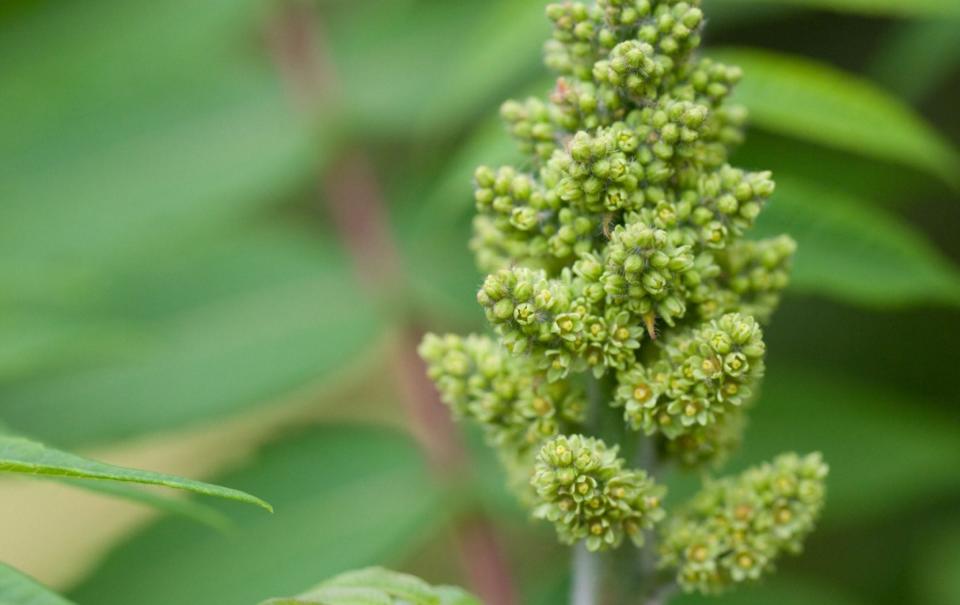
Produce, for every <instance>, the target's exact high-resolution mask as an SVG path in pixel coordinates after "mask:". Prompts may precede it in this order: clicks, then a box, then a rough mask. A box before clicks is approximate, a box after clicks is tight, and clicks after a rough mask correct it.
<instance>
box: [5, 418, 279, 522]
mask: <svg viewBox="0 0 960 605" xmlns="http://www.w3.org/2000/svg"><path fill="white" fill-rule="evenodd" d="M3 472H7V473H20V474H25V475H36V476H40V477H55V478H69V479H84V480H96V481H119V482H125V483H140V484H143V485H161V486H164V487H170V488H174V489H180V490H185V491H188V492H193V493H195V494H202V495H205V496H215V497H217V498H224V499H227V500H236V501H238V502H245V503H247V504H254V505H256V506H259V507H261V508H264V509H266V510H268V511H271V512H272V511H273V508H272V507H271V506H270V505H269V504H267V503H266V502H264V501H263V500H261V499H260V498H257V497H256V496H252V495H250V494H248V493H245V492H242V491H240V490H236V489H231V488H228V487H221V486H219V485H213V484H210V483H204V482H202V481H194V480H192V479H186V478H183V477H177V476H175V475H168V474H165V473H156V472H152V471H144V470H139V469H131V468H126V467H122V466H116V465H113V464H107V463H105V462H98V461H96V460H91V459H89V458H84V457H82V456H77V455H76V454H70V453H68V452H64V451H60V450H57V449H54V448H51V447H48V446H46V445H43V444H42V443H38V442H36V441H31V440H30V439H26V438H24V437H18V436H15V435H11V434H9V433H2V434H0V473H3Z"/></svg>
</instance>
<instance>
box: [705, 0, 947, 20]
mask: <svg viewBox="0 0 960 605" xmlns="http://www.w3.org/2000/svg"><path fill="white" fill-rule="evenodd" d="M713 1H715V2H717V4H723V5H727V4H729V5H731V6H741V5H752V4H761V5H765V4H773V5H790V6H798V7H805V8H812V9H824V10H832V11H836V12H844V13H847V12H849V13H859V14H864V15H877V16H898V17H915V16H924V15H960V5H958V4H957V2H956V1H955V0H907V1H904V0H713Z"/></svg>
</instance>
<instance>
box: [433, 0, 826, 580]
mask: <svg viewBox="0 0 960 605" xmlns="http://www.w3.org/2000/svg"><path fill="white" fill-rule="evenodd" d="M547 16H548V18H549V20H550V21H551V22H552V23H553V26H554V32H553V36H552V38H551V40H550V41H549V42H548V43H547V45H546V49H545V54H546V63H547V65H548V67H550V68H551V69H553V70H554V71H556V72H558V74H559V77H558V79H557V81H556V85H555V86H554V88H553V90H552V91H551V92H550V93H549V94H548V95H547V96H546V98H544V99H536V98H530V99H527V100H523V101H508V102H506V103H504V105H503V106H502V107H501V112H500V113H501V117H502V118H503V121H504V122H505V124H506V126H507V129H508V130H509V132H510V133H511V134H512V136H513V137H514V138H515V139H516V141H517V143H518V145H519V147H520V150H521V151H522V152H523V153H525V154H526V155H527V156H528V157H529V160H528V161H526V162H524V164H523V165H522V167H513V166H504V167H488V166H481V167H480V168H478V169H477V170H476V172H475V174H474V185H475V190H474V201H475V204H476V209H477V216H476V218H475V220H474V225H473V226H474V235H473V239H472V240H471V243H470V246H471V248H472V250H473V251H474V253H475V255H476V258H477V263H478V265H479V266H480V268H481V270H483V271H485V272H486V273H487V274H488V275H487V277H486V279H485V280H484V282H483V285H482V287H481V288H480V290H479V292H478V293H477V301H478V303H479V304H480V306H481V307H482V308H483V309H484V312H485V314H486V318H487V320H488V322H489V323H490V325H491V327H492V328H493V330H494V332H495V334H496V339H495V340H494V339H491V338H483V337H477V336H471V337H467V338H458V337H454V336H446V337H442V338H441V337H436V336H428V337H427V339H426V340H425V341H424V344H423V346H422V347H421V355H422V356H423V357H424V358H425V359H426V361H427V362H428V365H429V373H430V376H431V378H433V379H434V381H435V382H436V383H437V386H438V388H439V390H440V392H441V394H442V396H443V399H444V401H446V403H447V404H448V405H450V406H451V408H452V409H453V411H454V412H455V414H456V415H458V416H460V417H466V418H470V419H472V420H474V421H476V422H478V423H480V424H481V425H482V426H483V427H484V428H485V430H486V433H487V436H488V438H489V441H490V442H491V443H492V444H493V445H495V446H496V447H497V448H498V450H499V453H500V457H501V460H503V461H504V463H505V465H506V466H507V470H508V473H510V474H511V476H512V477H514V478H515V479H517V481H518V482H519V483H525V484H526V485H527V495H528V496H530V495H532V496H533V502H532V504H533V505H534V510H535V512H536V515H537V516H539V517H542V518H546V519H548V520H550V521H552V522H553V523H554V524H555V526H556V528H557V531H558V534H559V536H560V538H561V539H562V540H563V541H564V542H575V541H579V540H583V541H585V542H586V544H587V546H588V547H589V548H591V549H594V550H597V549H605V548H612V547H615V546H618V545H619V544H621V542H623V541H624V540H623V538H624V537H625V536H626V537H629V538H631V540H632V541H633V542H634V543H638V544H639V542H640V540H641V539H642V537H643V532H644V531H645V530H646V529H647V528H649V527H650V526H651V525H652V524H653V523H655V522H656V521H657V520H658V519H659V518H660V517H662V516H663V512H662V511H661V509H660V500H661V498H662V496H663V490H662V488H660V487H657V486H656V485H655V484H654V483H653V481H652V479H650V478H648V477H647V475H646V473H645V472H644V471H643V470H640V469H631V468H628V467H627V466H626V464H627V463H626V462H625V461H624V460H623V459H621V458H619V457H618V455H617V453H618V452H619V451H624V452H627V453H628V454H629V456H628V459H630V460H633V459H634V458H635V456H634V452H635V451H642V452H647V453H651V455H653V456H655V457H657V458H659V459H660V460H661V462H664V463H666V464H667V465H670V464H671V463H674V464H676V465H677V466H679V467H682V468H701V469H702V468H703V467H705V466H707V465H711V464H712V465H717V464H719V463H720V462H722V461H723V460H724V458H725V457H726V455H727V454H729V453H730V452H731V451H733V450H734V449H736V447H737V446H738V445H739V443H740V441H741V434H742V431H743V428H744V426H745V424H746V420H747V419H746V411H745V410H746V409H747V408H748V406H749V404H750V402H751V400H752V398H753V397H754V395H755V394H756V392H757V391H758V386H759V383H760V380H761V378H762V376H763V373H764V353H765V345H764V341H763V333H762V330H761V324H765V323H766V322H768V321H769V320H770V318H771V316H772V314H773V312H774V310H775V308H776V307H777V305H778V303H779V299H780V293H781V292H782V291H783V289H784V288H785V287H786V286H787V282H788V281H789V274H790V265H791V261H792V257H793V254H794V251H795V248H796V245H795V244H794V242H793V240H791V239H790V238H789V237H787V236H780V237H776V238H772V239H767V240H761V241H750V240H747V239H745V238H746V237H747V235H748V231H749V230H750V228H751V227H752V226H753V224H754V223H755V221H756V220H757V217H758V216H759V214H760V213H761V212H762V211H763V208H764V206H765V205H766V203H767V201H768V199H769V198H770V196H771V195H772V194H773V192H774V189H775V186H774V182H773V180H772V179H771V175H770V173H769V172H762V171H761V172H749V171H745V170H741V169H739V168H736V167H734V166H731V165H730V164H729V158H730V152H731V150H732V148H733V147H734V146H736V145H737V144H739V143H740V142H741V141H742V140H743V126H744V123H745V119H746V112H745V110H744V109H743V108H741V107H738V106H735V105H731V104H729V103H728V100H729V97H730V94H731V92H732V91H733V89H734V87H735V86H736V84H737V82H739V80H740V79H741V77H742V73H741V71H740V69H739V68H737V67H734V66H729V65H724V64H722V63H719V62H716V61H713V60H710V59H706V58H700V57H698V56H697V55H696V52H695V51H696V49H697V47H698V45H699V43H700V32H701V29H702V27H703V23H704V15H703V13H702V11H701V9H700V1H699V0H595V1H594V2H589V3H587V2H576V1H564V2H560V3H556V4H551V5H549V6H548V8H547ZM638 448H640V449H639V450H638ZM648 457H649V456H648ZM640 459H643V456H641V457H640ZM809 460H812V459H809ZM809 460H805V461H803V462H796V459H793V458H784V459H782V460H781V461H778V462H777V464H776V465H775V466H774V467H765V468H764V469H761V470H760V471H756V472H754V473H752V474H749V473H748V475H746V476H745V478H744V479H742V480H738V481H737V482H721V483H717V484H711V486H710V487H708V490H707V492H705V493H708V494H712V496H709V497H708V496H701V497H700V498H699V499H698V500H696V501H695V502H694V504H692V505H691V508H690V509H689V510H690V511H701V512H702V513H703V518H702V519H700V518H697V517H696V515H695V514H694V513H693V512H687V513H684V514H683V516H682V519H684V520H683V521H682V522H678V523H680V524H679V525H677V524H671V525H670V527H671V528H673V529H671V531H670V533H669V535H668V544H672V545H677V544H680V542H678V541H680V540H681V537H682V531H686V532H688V533H690V532H695V531H696V532H701V533H703V532H714V534H711V535H719V533H718V532H719V531H720V529H718V528H719V527H720V525H723V523H733V521H731V520H730V519H733V520H734V521H736V522H737V523H740V522H741V521H745V520H743V519H739V518H728V517H725V516H724V515H725V514H726V513H723V514H721V512H722V511H726V508H725V507H726V504H725V502H726V501H727V499H729V500H730V501H731V502H732V501H733V500H737V502H738V503H739V502H740V501H741V500H743V501H746V500H748V499H751V498H752V499H753V500H751V502H753V504H751V506H752V507H753V508H751V509H750V510H752V511H760V510H761V508H762V506H767V505H768V504H769V506H772V507H774V508H771V509H770V510H771V511H773V512H770V513H769V514H768V515H767V516H766V517H763V519H762V520H758V521H756V522H757V523H760V524H761V525H751V528H752V529H751V531H752V532H753V533H752V534H750V533H747V534H743V535H744V536H750V535H752V536H755V537H756V539H757V540H759V541H758V542H756V543H754V542H751V543H750V544H749V548H750V549H751V550H749V552H748V551H746V550H741V551H736V552H737V553H738V554H737V557H739V555H740V554H743V555H744V556H749V557H750V562H751V565H749V566H745V565H744V564H741V562H739V561H738V559H737V557H734V558H732V559H728V557H729V556H730V552H733V551H727V550H723V551H716V552H715V553H714V551H711V550H709V549H710V548H714V546H715V545H716V544H720V543H721V542H722V540H721V539H724V540H728V541H729V540H734V539H737V540H739V536H741V534H740V533H736V532H734V533H731V534H729V535H725V536H719V537H717V538H716V540H713V541H711V542H709V544H707V545H706V546H705V547H704V548H705V549H706V550H703V551H701V550H696V554H697V556H696V557H692V558H690V557H686V555H682V556H681V554H678V553H679V551H677V550H676V549H675V548H673V547H670V548H667V549H666V551H665V552H666V553H667V554H665V556H666V557H667V559H668V560H669V561H671V562H672V564H675V565H678V566H681V567H682V571H681V581H682V582H684V585H685V586H692V585H695V584H696V583H697V582H700V581H701V580H698V579H696V578H707V577H708V576H709V579H710V580H709V581H711V582H714V583H722V582H725V581H727V578H731V579H732V580H731V581H736V579H737V578H739V577H740V575H741V574H742V573H746V572H745V571H744V570H747V571H751V572H752V571H753V570H754V565H757V566H759V568H760V569H764V568H765V566H766V565H767V562H768V561H770V560H772V558H773V556H774V555H775V554H776V553H777V552H779V550H782V549H785V548H787V546H788V543H789V544H794V543H795V542H790V541H787V542H784V541H782V540H781V541H775V540H773V539H772V538H770V535H774V534H775V535H777V536H781V535H785V534H784V530H783V528H781V527H779V526H778V528H777V529H776V531H772V530H771V531H772V533H771V532H770V531H766V529H763V528H764V527H765V526H763V525H762V523H766V522H767V520H768V518H773V519H774V521H777V520H778V519H780V518H781V517H783V516H784V515H785V513H784V515H781V514H780V513H781V512H782V511H781V509H780V508H777V507H780V506H781V500H782V501H783V502H787V503H788V504H789V506H790V507H792V508H791V509H790V514H791V515H794V516H793V517H791V519H793V520H794V521H795V520H796V519H799V518H803V519H804V521H803V522H804V523H807V525H803V526H802V527H801V526H800V525H796V524H795V522H794V521H791V522H789V523H788V522H786V521H784V522H783V523H787V525H789V527H795V528H801V529H803V531H797V532H794V533H792V534H790V536H791V537H790V539H789V540H795V538H796V537H798V536H800V535H802V533H805V531H807V530H808V529H809V523H811V522H812V518H813V514H812V512H811V511H812V510H813V509H814V508H815V507H814V506H813V505H814V502H813V501H812V500H809V499H804V498H806V496H797V497H796V498H794V497H793V496H786V495H784V493H781V492H776V493H777V494H778V496H777V497H778V498H780V500H776V502H774V503H772V504H771V502H773V501H772V500H769V499H770V495H769V494H768V493H767V492H768V491H769V490H770V489H772V488H770V485H772V484H770V483H769V482H765V480H763V478H762V477H763V476H765V474H766V475H770V474H771V473H773V474H776V473H781V474H783V473H787V474H789V473H790V472H792V473H794V475H796V477H797V481H800V477H801V475H802V476H803V477H806V476H807V475H806V474H804V473H808V469H809V468H813V467H817V465H818V464H819V461H814V462H810V461H809ZM791 465H792V466H791ZM817 468H819V467H817ZM777 469H779V470H777ZM814 470H816V469H814ZM810 472H813V471H810ZM818 472H819V471H818ZM820 478H821V477H819V476H818V477H817V480H819V479H820ZM804 480H806V479H804ZM808 483H809V482H808ZM808 483H804V485H808ZM777 489H779V488H777ZM811 489H812V488H809V487H805V488H804V490H811ZM774 491H776V490H774ZM797 493H798V494H800V493H801V492H797ZM803 493H806V492H803ZM708 500H709V502H708ZM768 500H769V502H768ZM794 503H798V504H796V506H794ZM761 505H762V506H761ZM817 506H819V505H818V504H817ZM710 507H714V509H715V512H716V511H720V512H717V518H716V519H715V520H714V522H715V523H717V524H720V525H718V526H717V527H714V526H712V525H709V523H707V521H708V520H709V519H710V518H712V517H710V516H709V515H708V514H707V512H706V511H707V510H708V509H709V508H710ZM804 507H806V508H805V509H804ZM742 510H746V509H742ZM764 510H766V509H764ZM804 510H806V511H807V514H806V516H804ZM698 514H699V513H698ZM758 514H759V513H758ZM770 515H773V516H772V517H770ZM784 518H785V517H784ZM725 519H726V520H725ZM757 519H760V517H757ZM746 520H749V521H750V522H751V523H753V522H754V520H755V519H754V517H752V516H751V517H749V519H746ZM778 522H779V521H778ZM791 523H793V524H791ZM731 527H733V526H731ZM736 527H740V526H739V525H737V526H736ZM704 528H706V529H704ZM681 530H682V531H681ZM761 530H762V531H761ZM764 532H766V533H764ZM697 535H700V534H697ZM751 539H752V538H751ZM735 546H736V547H737V548H740V547H741V546H743V545H742V544H740V543H739V542H737V543H736V544H735ZM718 548H719V547H718ZM743 548H747V547H746V546H743ZM701 552H703V553H705V554H704V555H703V556H704V559H703V561H700V563H705V562H706V561H708V560H709V561H715V562H716V565H719V566H720V567H722V568H723V571H718V572H716V573H717V574H719V575H716V576H710V575H709V574H708V575H705V576H696V574H694V575H693V576H691V575H690V573H692V572H689V569H692V568H690V567H689V566H690V565H693V563H690V561H693V562H694V563H697V561H696V560H697V559H699V558H700V553H701ZM714 555H716V556H714ZM671 557H672V559H671ZM729 561H734V562H736V570H734V568H733V567H729V565H728V563H729ZM746 561H747V559H746V558H743V560H742V562H743V563H745V562H746ZM725 566H726V567H725ZM694 567H696V565H694ZM698 569H699V568H698ZM704 569H705V568H704ZM718 569H719V568H718ZM697 573H700V572H697ZM704 573H706V572H704ZM710 573H713V572H710ZM724 574H726V575H724ZM689 578H694V579H689ZM717 578H719V579H717ZM706 581H707V580H703V582H706Z"/></svg>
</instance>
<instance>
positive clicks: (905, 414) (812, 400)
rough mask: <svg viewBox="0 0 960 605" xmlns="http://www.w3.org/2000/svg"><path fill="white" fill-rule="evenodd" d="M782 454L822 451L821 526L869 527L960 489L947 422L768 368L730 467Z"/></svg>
mask: <svg viewBox="0 0 960 605" xmlns="http://www.w3.org/2000/svg"><path fill="white" fill-rule="evenodd" d="M810 329H811V330H816V323H815V321H813V320H812V319H811V326H810ZM830 339H831V335H830V334H824V335H823V343H824V345H823V346H825V347H829V346H831V345H830ZM785 450H789V451H797V452H812V451H821V452H823V456H824V459H825V460H826V462H827V463H828V464H829V465H830V477H829V479H828V483H827V505H826V508H825V509H824V519H825V521H826V522H828V523H840V522H850V521H856V522H858V523H869V522H870V521H871V520H873V519H878V518H883V517H884V516H887V515H890V514H892V512H893V511H896V510H898V509H903V508H905V507H908V506H911V505H917V504H920V503H922V502H925V501H926V500H927V499H928V498H930V497H932V496H935V495H936V494H938V493H942V492H943V491H944V490H957V489H958V488H960V478H958V476H957V472H956V469H957V466H958V465H960V440H958V439H957V435H956V428H955V425H954V423H952V422H951V421H950V420H949V419H948V418H943V417H941V416H940V415H939V413H938V412H935V411H933V409H931V408H930V407H929V406H924V405H923V403H922V402H921V401H917V400H915V399H914V398H911V397H910V396H908V395H906V394H901V393H897V392H895V391H893V390H892V389H889V388H884V387H883V386H882V385H880V384H878V385H873V384H872V385H866V384H858V383H856V382H852V381H849V380H845V379H843V378H841V377H839V376H837V375H831V374H829V373H824V372H820V373H816V374H815V373H812V372H806V371H803V370H798V369H796V368H794V369H790V368H787V367H785V366H784V365H783V364H781V365H779V366H774V365H771V367H770V372H769V375H768V377H767V378H766V380H765V381H764V384H763V389H762V391H761V394H760V399H759V402H758V405H757V406H756V408H755V409H753V410H752V411H751V412H750V425H749V427H748V429H747V433H746V437H745V442H744V451H743V452H742V453H741V454H740V455H738V456H737V461H738V464H737V465H736V466H747V465H750V464H756V463H757V462H759V461H761V460H769V459H772V458H773V457H774V456H776V455H777V454H779V453H781V452H783V451H785ZM882 452H888V453H889V455H882V454H881V453H882ZM878 456H879V458H878ZM881 458H882V460H881ZM724 472H726V469H725V471H724Z"/></svg>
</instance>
